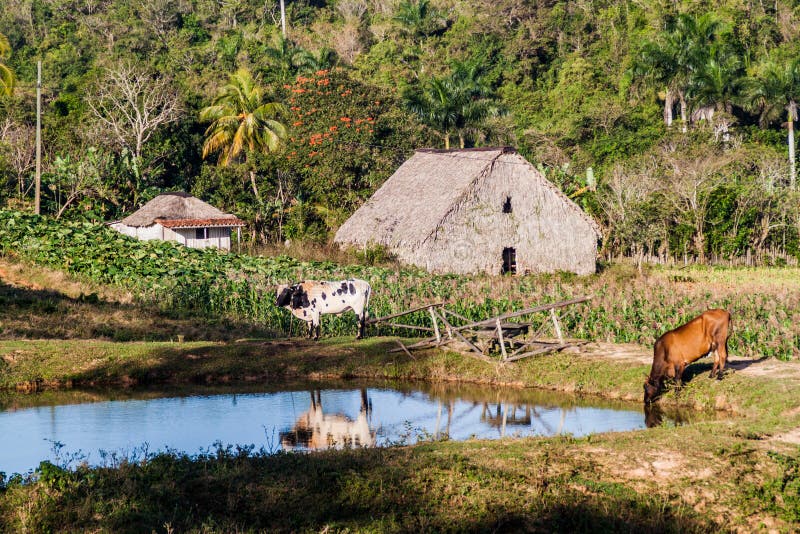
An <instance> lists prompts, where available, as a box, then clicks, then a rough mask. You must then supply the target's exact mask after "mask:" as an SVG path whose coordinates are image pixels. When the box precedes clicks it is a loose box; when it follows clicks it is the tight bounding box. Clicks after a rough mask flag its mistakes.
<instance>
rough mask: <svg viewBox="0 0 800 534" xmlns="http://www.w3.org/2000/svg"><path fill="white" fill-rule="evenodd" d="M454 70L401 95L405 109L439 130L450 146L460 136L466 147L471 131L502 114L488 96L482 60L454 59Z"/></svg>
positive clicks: (462, 144) (428, 79) (432, 78)
mask: <svg viewBox="0 0 800 534" xmlns="http://www.w3.org/2000/svg"><path fill="white" fill-rule="evenodd" d="M451 69H452V70H451V73H450V75H449V76H443V77H436V76H432V77H430V78H427V79H424V80H422V81H421V85H420V86H419V87H412V88H407V89H406V90H405V91H404V92H403V95H402V96H403V101H404V105H405V107H406V109H408V110H409V111H411V112H412V113H414V114H416V115H417V116H418V117H419V118H420V120H421V121H422V122H423V123H425V124H427V125H428V126H429V127H431V128H433V129H434V130H436V131H437V132H439V134H440V135H441V136H442V139H443V140H444V144H445V148H447V149H449V148H450V138H451V136H453V135H458V139H459V146H460V147H461V148H464V145H465V138H466V136H467V134H469V132H470V131H472V130H474V129H475V128H477V127H479V126H480V125H481V124H482V123H483V122H484V121H485V120H486V119H487V118H488V117H492V116H496V115H498V114H499V113H500V109H499V107H498V106H496V105H494V103H493V102H492V101H491V100H490V99H489V94H490V88H489V87H488V86H487V85H486V84H484V82H483V80H482V76H481V75H482V67H481V65H480V61H476V62H472V63H460V62H454V63H453V64H452V65H451Z"/></svg>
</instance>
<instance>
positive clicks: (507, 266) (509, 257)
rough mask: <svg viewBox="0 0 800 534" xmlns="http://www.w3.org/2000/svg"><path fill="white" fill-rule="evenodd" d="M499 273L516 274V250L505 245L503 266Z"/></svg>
mask: <svg viewBox="0 0 800 534" xmlns="http://www.w3.org/2000/svg"><path fill="white" fill-rule="evenodd" d="M500 274H517V250H516V249H515V248H511V247H506V248H504V249H503V268H502V269H501V270H500Z"/></svg>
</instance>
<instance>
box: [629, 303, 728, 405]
mask: <svg viewBox="0 0 800 534" xmlns="http://www.w3.org/2000/svg"><path fill="white" fill-rule="evenodd" d="M730 327H731V314H730V313H728V312H727V311H725V310H708V311H706V312H703V313H702V314H701V315H699V316H697V317H695V318H694V319H692V320H691V321H689V322H688V323H686V324H685V325H683V326H679V327H678V328H676V329H675V330H670V331H669V332H667V333H665V334H664V335H662V336H661V337H660V338H658V341H656V344H655V346H654V347H653V366H652V367H651V368H650V376H649V377H648V378H647V381H646V382H645V383H644V402H645V404H649V403H651V402H653V400H655V398H656V397H657V396H658V393H659V392H660V391H661V386H662V384H663V382H664V378H674V379H675V380H676V381H677V383H678V386H680V385H681V377H682V376H683V371H684V369H686V366H687V365H689V364H690V363H692V362H694V361H696V360H698V359H700V358H702V357H703V356H706V355H708V354H711V353H712V352H713V353H714V366H713V367H712V368H711V375H710V378H714V375H717V378H722V371H723V369H725V361H726V360H727V359H728V332H729V331H730Z"/></svg>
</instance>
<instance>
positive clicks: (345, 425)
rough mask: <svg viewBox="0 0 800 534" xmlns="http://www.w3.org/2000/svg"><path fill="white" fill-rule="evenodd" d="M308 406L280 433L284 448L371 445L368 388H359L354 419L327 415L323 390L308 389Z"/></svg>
mask: <svg viewBox="0 0 800 534" xmlns="http://www.w3.org/2000/svg"><path fill="white" fill-rule="evenodd" d="M309 393H310V394H311V407H310V408H309V409H308V411H306V412H305V413H304V414H302V415H301V416H300V417H299V418H298V419H297V422H296V423H295V425H294V427H293V428H292V429H291V430H289V431H288V432H281V433H280V440H281V445H282V446H283V448H284V449H286V450H293V449H295V448H296V447H298V446H300V447H303V448H306V449H311V450H319V449H343V448H350V447H372V446H374V445H375V432H374V431H372V430H371V429H370V422H371V421H370V419H371V416H372V402H371V401H370V400H369V398H368V396H367V390H366V389H365V388H361V408H360V409H359V412H358V416H357V417H356V419H355V421H354V420H352V419H350V418H349V417H347V416H346V415H342V414H330V413H328V414H326V413H324V411H323V409H322V391H321V390H311V391H310V392H309Z"/></svg>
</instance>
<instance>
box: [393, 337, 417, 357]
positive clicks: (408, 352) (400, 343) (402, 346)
mask: <svg viewBox="0 0 800 534" xmlns="http://www.w3.org/2000/svg"><path fill="white" fill-rule="evenodd" d="M397 344H398V345H400V348H401V349H403V352H405V353H406V354H408V357H409V358H411V359H412V360H416V358H415V357H414V355H413V354H411V351H409V350H408V349H407V348H406V346H405V345H403V343H402V342H401V341H400V340H399V339H398V340H397Z"/></svg>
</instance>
